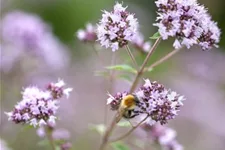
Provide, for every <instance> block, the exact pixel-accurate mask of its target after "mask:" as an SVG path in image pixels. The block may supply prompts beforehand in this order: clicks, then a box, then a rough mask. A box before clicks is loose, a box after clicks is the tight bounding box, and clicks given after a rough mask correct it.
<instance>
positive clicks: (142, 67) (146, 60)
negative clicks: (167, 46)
mask: <svg viewBox="0 0 225 150" xmlns="http://www.w3.org/2000/svg"><path fill="white" fill-rule="evenodd" d="M160 41H161V37H159V38H158V39H157V40H156V41H155V43H154V45H153V46H152V48H151V50H150V51H149V52H148V55H147V56H146V58H145V60H144V62H143V64H142V65H141V68H140V69H139V71H138V73H137V75H136V77H135V79H134V82H133V84H132V86H131V88H130V93H133V92H134V90H135V88H136V86H137V84H138V81H139V79H140V77H141V76H142V74H143V72H144V68H145V66H146V64H147V62H148V60H149V58H150V56H151V55H152V54H153V52H154V51H155V50H156V48H157V46H158V44H159V43H160Z"/></svg>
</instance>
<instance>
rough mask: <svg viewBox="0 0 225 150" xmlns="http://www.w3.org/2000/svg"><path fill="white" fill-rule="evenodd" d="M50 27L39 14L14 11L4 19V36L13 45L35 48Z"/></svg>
mask: <svg viewBox="0 0 225 150" xmlns="http://www.w3.org/2000/svg"><path fill="white" fill-rule="evenodd" d="M48 28H49V27H48V26H47V25H46V24H45V23H44V22H43V21H42V20H41V19H40V18H39V17H38V16H36V15H30V14H27V13H24V12H21V11H14V12H11V13H8V14H7V15H6V16H4V17H3V19H2V38H3V39H4V40H5V41H6V42H9V43H11V44H13V45H16V46H19V47H22V48H25V49H33V48H36V47H38V46H39V41H40V40H41V39H42V38H43V37H44V35H45V32H46V31H48V30H49V29H48Z"/></svg>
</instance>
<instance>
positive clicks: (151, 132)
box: [142, 124, 183, 150]
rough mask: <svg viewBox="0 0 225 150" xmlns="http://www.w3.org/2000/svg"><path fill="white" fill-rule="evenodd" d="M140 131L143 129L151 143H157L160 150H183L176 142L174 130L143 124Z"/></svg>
mask: <svg viewBox="0 0 225 150" xmlns="http://www.w3.org/2000/svg"><path fill="white" fill-rule="evenodd" d="M142 129H144V131H146V133H147V134H148V137H150V138H151V140H153V142H155V143H158V144H159V145H160V146H161V147H162V149H164V150H183V147H182V145H180V144H179V143H178V142H177V140H176V136H177V133H176V131H175V130H173V129H171V128H168V127H166V126H160V125H154V126H149V125H148V124H143V125H142Z"/></svg>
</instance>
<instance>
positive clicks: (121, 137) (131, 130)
mask: <svg viewBox="0 0 225 150" xmlns="http://www.w3.org/2000/svg"><path fill="white" fill-rule="evenodd" d="M148 117H149V115H147V116H146V117H145V118H144V119H143V120H142V121H141V122H139V123H138V124H137V125H136V126H134V127H132V128H131V129H130V130H129V131H128V132H127V133H125V134H124V135H122V136H120V137H118V138H116V139H114V140H111V141H110V143H111V142H116V141H119V140H122V139H124V138H126V137H127V136H128V135H130V134H131V133H132V132H133V131H134V130H135V129H137V127H139V126H140V125H141V124H142V123H143V122H144V121H145V120H146V119H147V118H148Z"/></svg>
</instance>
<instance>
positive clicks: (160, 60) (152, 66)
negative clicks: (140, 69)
mask: <svg viewBox="0 0 225 150" xmlns="http://www.w3.org/2000/svg"><path fill="white" fill-rule="evenodd" d="M180 50H181V49H175V50H173V51H171V52H170V53H168V54H167V55H166V56H164V57H162V58H161V59H159V60H158V61H156V62H154V63H153V64H152V65H150V66H149V67H147V68H145V69H144V72H145V71H148V70H150V69H152V68H154V67H156V66H158V65H160V64H161V63H163V62H164V61H166V60H168V59H169V58H170V57H172V56H173V55H175V54H176V53H177V52H179V51H180Z"/></svg>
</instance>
